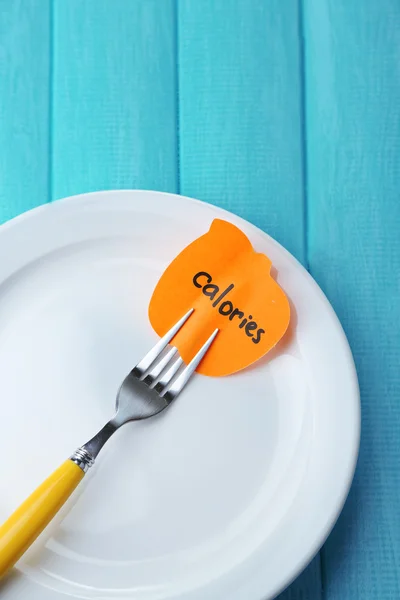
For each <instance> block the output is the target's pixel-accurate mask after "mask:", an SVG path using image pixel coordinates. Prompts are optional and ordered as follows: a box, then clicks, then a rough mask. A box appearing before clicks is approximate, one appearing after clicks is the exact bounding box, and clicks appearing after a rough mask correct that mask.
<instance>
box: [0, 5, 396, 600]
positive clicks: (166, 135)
mask: <svg viewBox="0 0 400 600" xmlns="http://www.w3.org/2000/svg"><path fill="white" fill-rule="evenodd" d="M399 23H400V5H399V3H398V1H397V0H381V2H376V0H364V1H363V2H360V1H359V0H175V1H174V0H85V1H82V0H0V221H5V220H7V219H9V218H11V217H12V216H14V215H16V214H19V213H21V212H23V211H24V210H27V209H29V208H31V207H33V206H37V205H40V204H42V203H44V202H48V201H50V200H52V199H55V198H59V197H63V196H67V195H71V194H77V193H81V192H86V191H89V190H98V189H111V188H152V189H160V190H166V191H180V192H181V193H183V194H187V195H191V196H195V197H198V198H201V199H204V200H207V201H209V202H212V203H215V204H218V205H220V206H223V207H225V208H228V209H229V210H233V211H234V212H236V213H238V214H240V215H242V216H244V217H245V218H247V219H249V220H250V221H252V222H253V223H255V224H256V225H258V226H259V227H261V228H262V229H264V230H265V231H267V232H268V233H270V234H271V235H273V236H274V237H276V238H277V239H278V240H279V241H281V242H282V243H283V244H284V245H285V246H286V247H287V248H288V249H289V250H290V251H291V252H293V253H294V254H295V255H296V256H297V257H298V258H299V259H300V260H301V261H302V262H303V263H304V264H305V265H308V266H309V268H310V270H311V272H312V274H313V275H314V276H315V277H316V279H317V281H318V282H319V283H320V285H321V286H322V288H323V289H324V290H325V292H326V293H327V295H328V297H329V299H330V300H331V301H332V303H333V305H334V307H335V309H336V310H337V312H338V314H339V317H340V318H341V320H342V322H343V324H344V327H345V329H346V332H347V334H348V337H349V340H350V343H351V345H352V348H353V351H354V354H355V358H356V363H357V368H358V372H359V376H360V384H361V391H362V403H363V439H362V448H361V456H360V462H359V466H358V470H357V474H356V479H355V484H354V486H353V489H352V492H351V494H350V497H349V500H348V502H347V505H346V507H345V510H344V512H343V514H342V517H341V518H340V520H339V522H338V524H337V526H336V528H335V530H334V532H333V534H332V535H331V536H330V538H329V539H328V541H327V543H326V545H325V547H324V548H323V550H322V552H321V553H320V554H319V555H318V556H317V557H316V558H315V560H314V561H313V562H312V564H311V565H310V567H309V568H308V569H307V570H306V571H305V572H304V573H303V575H302V576H301V577H299V578H298V580H297V581H296V582H294V583H293V584H292V585H291V586H290V587H289V589H288V590H286V591H285V592H283V594H282V595H281V597H280V600H353V599H356V598H362V599H363V600H397V599H398V598H400V583H399V581H400V573H399V564H400V561H399V556H400V508H399V507H400V503H399V502H398V495H399V492H400V469H399V464H400V460H399V459H400V452H399V448H400V443H399V440H400V395H399V383H400V376H399V374H398V373H399V370H398V365H399V363H400V361H399V358H400V352H399V340H400V325H399V317H400V308H399V306H400V305H399V301H398V298H399V293H400V277H399V272H400V235H399V230H400V192H399V190H400V27H399ZM216 600H219V599H216ZM221 600H224V599H221ZM260 600H261V599H260Z"/></svg>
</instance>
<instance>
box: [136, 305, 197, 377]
mask: <svg viewBox="0 0 400 600" xmlns="http://www.w3.org/2000/svg"><path fill="white" fill-rule="evenodd" d="M193 310H194V309H193V308H191V309H190V310H189V311H188V312H187V313H186V315H184V316H183V317H182V318H181V319H180V320H179V321H178V322H177V323H176V324H175V325H174V326H173V327H171V329H170V330H169V331H167V333H166V334H165V335H164V336H163V337H162V338H161V339H160V340H159V341H158V342H157V343H156V344H155V346H153V348H152V349H151V350H150V351H149V352H148V353H147V354H146V356H144V357H143V358H142V360H141V361H140V362H138V364H137V365H136V367H135V368H134V369H133V371H132V373H133V374H134V375H136V377H143V375H144V374H145V373H146V371H147V370H148V369H149V368H150V367H151V365H152V364H153V362H154V361H155V360H156V359H157V358H158V357H159V355H160V354H161V352H162V351H163V350H164V348H165V347H166V346H167V345H168V344H169V342H170V341H171V340H172V338H173V337H174V336H175V335H176V334H177V333H178V331H179V330H180V328H181V327H182V325H183V324H184V323H185V322H186V321H187V320H188V318H189V317H190V315H191V314H192V312H193Z"/></svg>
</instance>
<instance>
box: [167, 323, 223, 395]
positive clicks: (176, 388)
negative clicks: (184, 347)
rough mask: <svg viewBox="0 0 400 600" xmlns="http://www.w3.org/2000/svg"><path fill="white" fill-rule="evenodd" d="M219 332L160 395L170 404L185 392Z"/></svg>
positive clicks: (211, 337) (215, 333) (212, 335)
mask: <svg viewBox="0 0 400 600" xmlns="http://www.w3.org/2000/svg"><path fill="white" fill-rule="evenodd" d="M218 331H219V330H218V329H216V330H215V331H214V332H213V333H212V334H211V335H210V337H209V338H208V340H207V341H206V343H205V344H204V346H202V347H201V348H200V350H199V351H198V353H197V354H196V355H195V356H194V357H193V358H192V360H191V361H190V363H189V364H188V366H187V367H185V368H184V369H183V371H182V373H180V375H179V376H178V377H177V378H176V379H175V381H174V382H173V383H172V385H171V387H170V388H169V389H168V390H164V391H163V392H161V393H160V395H161V396H164V395H165V396H166V400H168V402H171V401H172V400H173V399H174V398H175V397H176V396H177V395H178V394H179V393H180V392H181V391H182V390H183V388H184V387H185V385H186V384H187V382H188V381H189V379H190V378H191V376H192V375H193V373H194V372H195V370H196V369H197V367H198V365H199V363H200V361H201V360H203V358H204V356H205V355H206V353H207V351H208V349H209V347H210V346H211V344H212V343H213V341H214V339H215V337H216V335H217V333H218ZM170 381H171V380H170Z"/></svg>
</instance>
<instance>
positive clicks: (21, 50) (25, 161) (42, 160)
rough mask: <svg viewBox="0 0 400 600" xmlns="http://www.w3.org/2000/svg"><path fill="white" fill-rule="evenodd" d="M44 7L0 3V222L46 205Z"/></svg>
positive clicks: (39, 2) (36, 0)
mask: <svg viewBox="0 0 400 600" xmlns="http://www.w3.org/2000/svg"><path fill="white" fill-rule="evenodd" d="M50 35H51V33H50V4H49V2H48V1H47V0H26V1H25V2H14V1H11V2H6V1H4V0H0V222H1V221H5V220H7V219H10V218H11V217H14V216H16V215H18V214H19V213H21V212H24V211H25V210H28V209H30V208H33V207H35V206H37V205H38V204H42V203H43V202H47V201H48V200H49V199H50V194H49V178H50V162H49V143H50V122H49V107H50V97H49V94H50V62H51V48H50Z"/></svg>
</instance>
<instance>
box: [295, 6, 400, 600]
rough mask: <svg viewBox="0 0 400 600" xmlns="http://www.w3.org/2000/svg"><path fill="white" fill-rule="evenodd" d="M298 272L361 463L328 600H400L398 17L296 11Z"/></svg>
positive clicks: (391, 10) (331, 553)
mask: <svg viewBox="0 0 400 600" xmlns="http://www.w3.org/2000/svg"><path fill="white" fill-rule="evenodd" d="M305 9H306V10H305V21H304V22H305V34H306V35H305V41H306V52H305V54H306V74H307V77H306V81H307V87H306V98H307V110H306V112H307V139H308V167H309V170H308V192H309V219H310V221H309V238H308V243H309V261H310V268H311V272H312V274H313V275H314V276H315V277H316V279H317V281H318V282H319V283H320V284H321V286H322V287H323V289H324V290H325V292H326V293H327V295H328V297H329V299H330V300H331V302H332V303H333V305H334V307H335V309H336V311H337V313H338V315H339V317H340V319H341V321H342V323H343V325H344V328H345V330H346V332H347V335H348V338H349V341H350V344H351V346H352V349H353V352H354V355H355V359H356V365H357V369H358V375H359V379H360V386H361V398H362V442H361V454H360V459H359V464H358V469H357V474H356V478H355V483H354V486H353V489H352V491H351V494H350V497H349V500H348V503H347V505H346V507H345V510H344V513H343V514H342V516H341V518H340V520H339V523H338V525H337V527H336V528H335V531H334V533H333V534H332V535H331V537H330V538H329V540H328V542H327V544H326V547H325V549H324V552H323V580H324V581H323V583H324V589H325V596H324V597H325V598H327V600H354V599H355V598H362V599H363V600H377V599H379V600H395V599H396V600H397V599H398V598H400V566H399V565H400V525H399V523H400V503H399V498H398V495H399V489H400V469H399V464H400V463H399V458H400V456H399V439H400V392H399V390H400V387H399V384H400V372H399V362H400V360H399V359H400V353H399V340H400V304H399V294H400V276H399V273H400V236H399V226H400V101H399V100H400V27H399V24H400V5H399V3H398V2H396V1H394V0H393V1H392V0H382V2H379V3H377V2H375V1H374V0H368V1H364V2H359V1H358V0H306V2H305Z"/></svg>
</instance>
